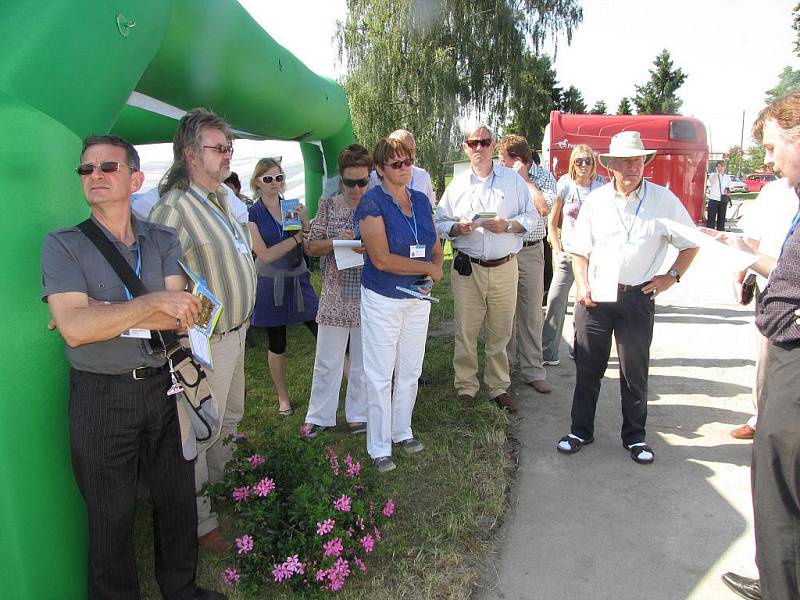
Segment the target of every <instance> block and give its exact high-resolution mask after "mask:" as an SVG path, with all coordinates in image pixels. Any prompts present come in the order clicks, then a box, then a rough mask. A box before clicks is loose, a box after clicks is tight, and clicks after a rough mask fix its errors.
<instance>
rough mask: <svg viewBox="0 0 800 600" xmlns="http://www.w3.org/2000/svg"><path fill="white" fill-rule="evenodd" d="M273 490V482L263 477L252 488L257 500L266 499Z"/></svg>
mask: <svg viewBox="0 0 800 600" xmlns="http://www.w3.org/2000/svg"><path fill="white" fill-rule="evenodd" d="M274 489H275V482H274V481H272V479H270V478H269V477H265V478H264V479H262V480H261V481H259V482H258V483H257V484H255V485H254V486H253V493H254V494H255V495H256V496H258V497H259V498H266V497H267V496H269V494H270V492H271V491H273V490H274Z"/></svg>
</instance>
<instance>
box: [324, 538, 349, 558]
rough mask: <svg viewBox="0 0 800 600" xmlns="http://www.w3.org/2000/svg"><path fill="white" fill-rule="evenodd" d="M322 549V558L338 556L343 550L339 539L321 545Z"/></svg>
mask: <svg viewBox="0 0 800 600" xmlns="http://www.w3.org/2000/svg"><path fill="white" fill-rule="evenodd" d="M322 549H323V550H324V551H325V552H324V553H323V556H339V555H340V554H341V553H342V550H344V545H343V544H342V539H341V538H338V537H337V538H333V539H332V540H328V541H327V542H325V543H324V544H322Z"/></svg>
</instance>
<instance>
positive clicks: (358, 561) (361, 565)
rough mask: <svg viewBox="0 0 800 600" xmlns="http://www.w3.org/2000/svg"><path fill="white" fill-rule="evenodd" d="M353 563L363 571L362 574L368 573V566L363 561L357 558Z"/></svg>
mask: <svg viewBox="0 0 800 600" xmlns="http://www.w3.org/2000/svg"><path fill="white" fill-rule="evenodd" d="M353 562H354V563H356V566H357V567H358V568H359V569H360V570H361V572H362V573H366V572H367V565H366V564H365V563H364V561H363V560H361V559H360V558H358V557H356V558H354V559H353Z"/></svg>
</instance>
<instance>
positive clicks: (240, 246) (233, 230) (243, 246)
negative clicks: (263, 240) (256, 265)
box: [189, 187, 250, 254]
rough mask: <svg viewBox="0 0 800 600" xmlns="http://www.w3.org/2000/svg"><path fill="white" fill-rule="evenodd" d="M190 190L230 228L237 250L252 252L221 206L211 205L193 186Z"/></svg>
mask: <svg viewBox="0 0 800 600" xmlns="http://www.w3.org/2000/svg"><path fill="white" fill-rule="evenodd" d="M189 192H191V194H192V195H193V196H194V197H195V198H197V199H198V200H199V201H200V202H202V203H203V206H205V207H206V208H208V210H210V211H211V214H213V215H214V216H215V217H216V218H217V219H218V220H219V222H220V223H222V225H223V226H224V227H225V228H226V229H227V230H228V232H229V233H230V234H231V239H232V240H233V246H234V248H236V252H238V253H239V254H250V248H249V247H248V246H247V243H246V242H245V241H244V240H243V239H242V238H240V237H239V233H238V232H237V231H236V227H235V226H234V225H233V224H232V223H231V222H230V221H229V220H228V217H227V215H225V214H223V213H222V211H221V210H220V209H219V208H217V207H215V206H211V204H209V202H208V200H206V199H205V198H203V197H202V196H201V195H200V194H198V193H197V192H195V191H194V190H193V189H192V188H191V187H190V188H189Z"/></svg>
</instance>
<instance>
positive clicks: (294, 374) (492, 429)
mask: <svg viewBox="0 0 800 600" xmlns="http://www.w3.org/2000/svg"><path fill="white" fill-rule="evenodd" d="M446 250H448V251H447V252H446V255H448V256H447V260H446V262H445V277H444V279H443V281H441V282H440V283H439V284H438V285H437V286H436V287H435V288H434V290H433V294H434V295H435V296H437V297H439V298H441V303H440V304H438V305H437V304H434V305H433V310H432V312H431V320H430V328H429V334H428V341H427V350H426V355H425V363H424V367H423V369H424V374H425V376H426V377H427V378H429V379H430V380H431V382H432V383H431V385H427V386H423V387H420V390H419V394H418V396H417V404H416V407H415V410H414V431H415V434H418V436H419V438H420V439H421V440H422V441H423V442H424V443H425V446H426V448H425V451H424V452H422V453H420V454H416V455H404V454H402V453H400V452H397V453H395V456H394V457H393V458H394V460H395V462H396V463H397V469H396V470H395V471H393V472H391V473H389V474H386V475H378V474H376V473H375V472H374V470H373V469H372V468H371V463H370V460H369V457H368V456H367V453H366V445H365V441H364V436H363V435H360V436H351V435H350V434H348V433H346V432H345V430H344V428H345V425H344V416H343V415H342V414H341V413H340V415H339V423H340V426H339V429H338V430H337V431H336V432H330V433H324V434H323V435H321V436H320V437H319V438H317V439H316V440H313V441H311V442H309V443H319V444H320V448H322V445H323V444H331V445H334V446H335V447H336V448H337V449H339V451H340V455H341V453H342V452H351V453H352V454H353V457H354V458H356V459H358V460H360V461H361V463H362V466H363V467H364V470H365V471H366V472H367V473H366V476H367V477H369V478H370V479H372V480H374V481H376V483H377V485H378V486H379V491H380V494H381V495H385V496H391V497H392V498H394V500H395V502H396V505H397V516H396V517H395V518H393V519H392V521H391V522H390V523H389V524H388V527H386V528H385V536H384V541H383V542H382V543H381V544H379V545H378V547H377V551H376V553H375V554H374V555H373V556H372V559H371V561H370V562H369V563H368V568H369V571H368V573H367V574H366V575H364V576H358V577H353V578H351V579H350V580H349V583H348V585H347V586H346V587H345V589H344V590H343V591H342V592H340V593H339V594H338V595H339V597H341V598H346V599H354V598H371V599H376V600H380V599H386V600H388V599H395V598H415V599H416V598H453V599H462V600H463V599H464V598H468V597H469V595H470V593H471V590H472V586H473V585H474V583H475V582H476V581H477V580H478V578H479V576H480V569H481V565H482V563H483V560H484V559H485V557H486V554H487V551H488V548H489V544H490V538H491V534H492V532H493V530H494V529H495V528H496V526H497V525H498V524H499V522H500V519H501V517H502V515H503V513H504V511H505V509H506V496H505V493H506V489H507V486H508V483H509V477H510V473H511V468H510V460H509V459H508V458H507V444H506V442H507V438H506V429H507V426H508V419H507V417H506V415H505V413H503V412H501V411H499V410H498V409H496V408H495V407H494V405H492V404H490V403H489V402H482V403H479V404H478V405H477V406H476V407H474V408H470V409H465V408H463V407H462V406H461V404H460V403H459V401H458V399H457V398H456V394H455V392H454V390H453V367H452V355H453V331H452V317H453V300H452V293H451V289H450V282H449V248H447V249H446ZM313 279H314V282H315V285H316V287H317V288H319V271H318V270H317V271H315V272H314V274H313ZM253 334H254V335H253V338H254V340H255V342H256V347H255V348H249V349H248V353H247V357H246V366H245V369H246V374H247V401H246V413H245V417H244V420H243V421H242V423H241V427H240V429H241V431H242V432H244V433H246V434H247V435H248V436H249V437H253V438H257V437H258V436H268V435H270V433H271V432H273V431H275V430H278V429H281V428H289V429H290V430H295V431H297V430H299V428H300V426H301V425H302V423H303V420H304V417H305V412H306V408H307V406H308V394H309V391H310V387H311V374H312V369H313V364H314V340H313V338H312V336H311V334H310V333H309V332H308V330H307V329H306V328H305V327H304V326H303V325H297V326H293V327H291V328H290V329H289V341H288V349H287V370H288V377H289V391H290V394H291V397H292V400H293V405H294V407H295V409H296V412H295V415H294V416H292V417H288V418H286V417H279V416H278V413H277V399H276V396H275V393H274V391H273V388H272V383H271V380H270V375H269V370H268V369H267V366H266V334H265V332H263V331H254V332H253ZM342 397H343V396H342ZM342 404H343V400H342ZM222 518H223V530H224V533H225V535H226V537H227V538H228V539H231V540H232V539H233V537H234V536H235V535H237V534H238V532H234V531H231V530H230V529H225V527H224V524H225V515H224V514H223V515H222ZM137 519H138V521H137V528H136V541H137V552H138V556H139V570H140V574H141V575H140V580H141V581H142V592H143V597H144V598H154V599H155V598H160V594H159V592H158V588H157V586H156V583H155V581H154V578H153V564H152V551H151V548H152V534H151V531H150V530H151V526H150V521H149V520H150V508H149V504H148V502H147V501H143V502H141V503H140V509H139V511H138V514H137ZM223 565H224V561H223V560H222V559H220V558H218V557H215V556H213V555H209V554H204V553H202V552H201V556H200V565H199V569H198V571H199V573H198V580H199V582H200V584H201V585H204V586H206V587H209V588H213V589H219V590H222V585H221V581H220V577H219V573H220V572H221V570H222V568H223ZM265 568H269V569H270V570H271V568H272V565H265ZM227 593H228V594H229V597H231V598H235V599H242V600H243V599H244V596H241V595H239V594H238V593H237V592H236V590H230V589H229V590H228V591H227ZM289 597H293V596H292V594H290V593H283V592H280V591H279V589H278V588H271V589H268V590H265V592H264V594H263V595H260V596H258V598H289ZM304 597H311V596H308V595H304Z"/></svg>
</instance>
